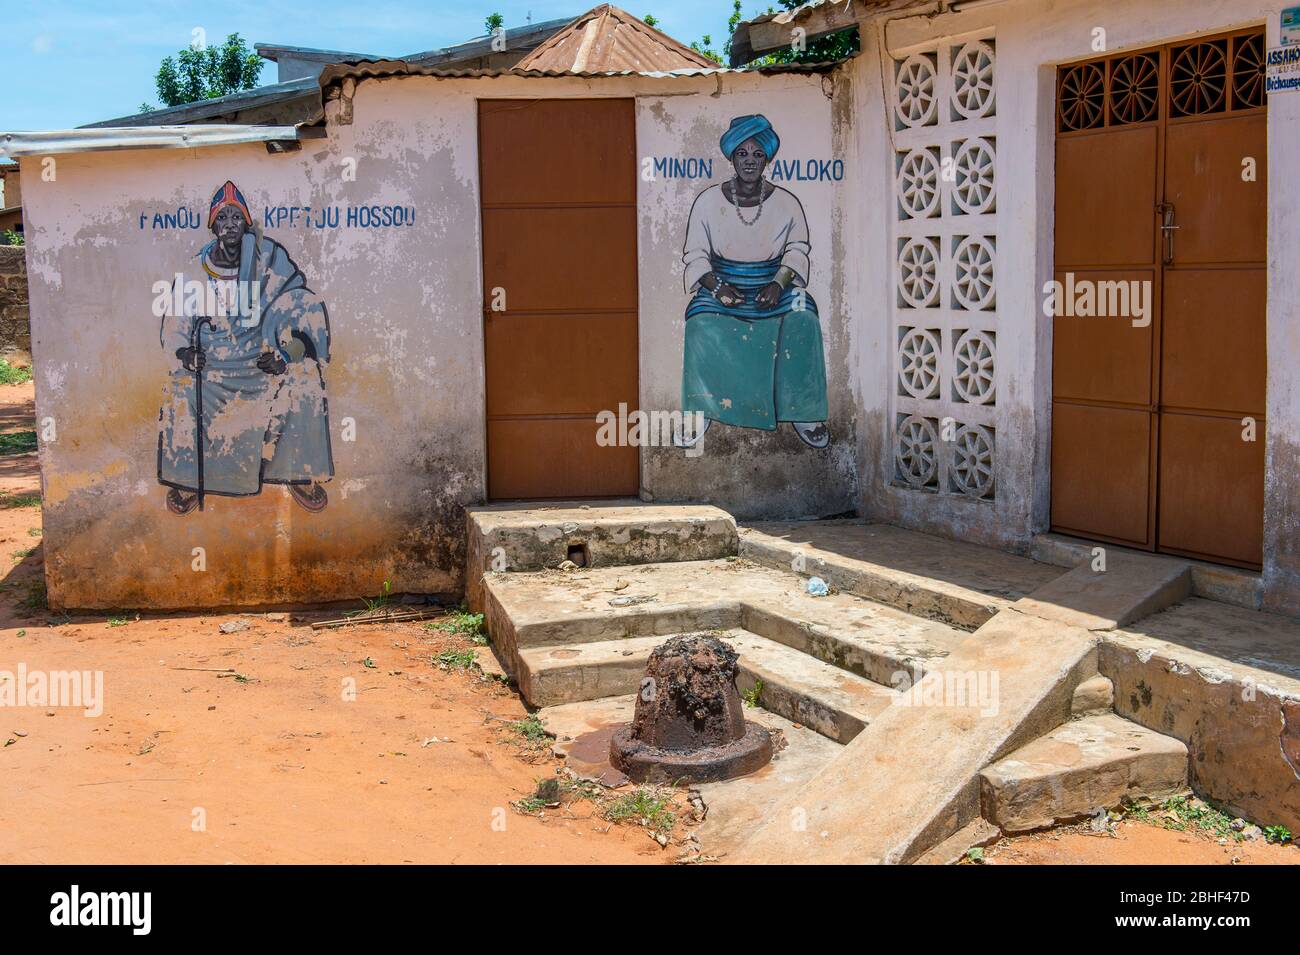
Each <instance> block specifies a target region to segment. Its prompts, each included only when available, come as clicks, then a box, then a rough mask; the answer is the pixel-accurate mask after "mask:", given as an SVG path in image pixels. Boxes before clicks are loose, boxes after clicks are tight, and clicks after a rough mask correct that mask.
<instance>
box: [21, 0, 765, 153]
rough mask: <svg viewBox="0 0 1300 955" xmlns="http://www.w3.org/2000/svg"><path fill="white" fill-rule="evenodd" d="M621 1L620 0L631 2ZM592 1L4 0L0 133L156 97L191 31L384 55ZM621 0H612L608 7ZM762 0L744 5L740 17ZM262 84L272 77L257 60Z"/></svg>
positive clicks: (80, 118)
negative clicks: (500, 18)
mask: <svg viewBox="0 0 1300 955" xmlns="http://www.w3.org/2000/svg"><path fill="white" fill-rule="evenodd" d="M631 2H632V0H628V3H629V4H631ZM636 4H637V5H634V6H633V5H627V6H625V9H627V10H628V11H629V12H630V13H634V14H636V15H637V16H644V15H645V14H647V13H652V14H654V16H655V17H656V18H658V20H659V28H660V29H662V30H664V31H665V32H667V33H669V34H671V35H672V36H674V37H676V38H677V39H679V40H681V41H682V42H684V43H690V42H691V41H692V40H697V39H699V38H700V37H701V36H702V35H703V34H705V33H710V34H712V35H713V37H714V43H715V46H716V45H717V42H718V38H719V37H725V36H726V33H727V26H726V24H727V17H728V16H730V14H731V0H636ZM595 5H596V0H523V2H514V0H481V3H467V2H465V0H432V2H429V0H424V2H420V0H269V2H267V0H259V2H249V0H226V2H223V3H212V2H210V0H209V2H206V3H194V2H182V0H146V2H145V3H139V2H135V3H124V2H120V0H111V2H107V3H106V2H103V0H98V2H95V0H36V2H34V3H32V2H28V3H13V4H7V5H6V7H5V14H4V21H5V22H4V37H3V39H2V40H0V52H2V53H3V60H4V64H5V84H4V95H3V96H0V130H22V129H67V128H70V127H73V126H79V125H81V124H83V123H89V122H94V121H96V120H102V119H111V118H113V117H115V116H123V115H126V114H128V113H133V112H135V111H136V108H137V107H138V106H139V104H140V103H141V102H150V103H156V102H157V96H156V94H155V92H154V88H153V77H154V73H155V72H157V69H158V63H159V61H160V60H162V58H163V57H164V56H167V55H168V54H172V53H175V52H176V51H177V50H179V49H180V48H181V47H184V46H187V45H188V44H189V42H190V36H191V31H192V30H193V29H194V28H195V27H202V28H203V30H204V31H205V32H206V34H207V38H208V41H209V42H220V41H221V40H223V39H224V38H225V36H226V35H227V34H229V33H234V32H238V33H239V34H240V35H242V36H243V37H244V39H245V40H246V41H248V44H249V47H250V48H251V47H252V44H253V43H255V42H257V43H281V44H285V45H287V46H313V47H322V48H325V49H333V50H356V51H358V52H362V53H375V54H384V55H390V56H396V55H401V54H405V53H415V52H418V51H420V50H429V49H434V48H437V47H441V46H447V45H449V44H452V43H459V42H461V41H462V40H466V39H469V38H470V37H473V36H477V35H480V34H482V33H483V19H484V17H486V16H487V14H489V13H492V12H499V13H501V14H503V15H504V16H505V18H506V27H507V28H509V27H510V26H511V25H512V24H522V23H524V22H526V20H527V17H528V15H529V14H530V13H531V14H532V20H533V22H535V23H536V22H540V21H543V20H551V19H556V18H559V17H571V16H577V15H578V14H580V13H582V12H584V11H586V10H587V9H590V7H592V6H595ZM620 5H623V4H620ZM767 6H768V3H767V2H762V3H758V2H752V0H751V2H746V3H745V4H744V10H745V13H746V15H747V16H751V15H755V14H757V13H758V12H759V11H761V10H765V9H767ZM262 80H263V82H274V81H275V64H273V63H267V65H266V68H265V69H264V70H263V71H262Z"/></svg>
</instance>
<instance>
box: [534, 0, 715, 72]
mask: <svg viewBox="0 0 1300 955" xmlns="http://www.w3.org/2000/svg"><path fill="white" fill-rule="evenodd" d="M717 66H718V64H717V63H715V62H714V61H713V60H710V59H709V58H708V57H707V56H705V55H704V54H703V53H697V52H696V51H695V50H692V49H691V48H690V47H689V46H686V45H684V44H682V43H679V42H678V41H676V40H674V39H673V38H672V37H670V36H669V35H668V34H666V33H660V32H659V31H658V30H656V29H655V28H654V27H652V26H650V24H648V23H646V22H645V21H644V20H640V19H638V18H636V17H634V16H632V14H630V13H628V12H627V11H625V10H620V9H619V8H618V7H615V6H613V5H611V4H608V3H602V4H601V5H600V6H598V7H596V8H595V9H593V10H588V11H587V12H586V13H584V14H583V15H582V16H580V17H578V19H576V20H574V21H573V22H572V23H570V24H569V25H568V26H567V27H565V28H564V29H563V30H561V31H560V32H559V33H556V34H555V35H554V36H552V37H551V38H550V39H548V40H546V41H545V42H544V43H542V45H541V46H539V47H538V48H537V49H535V50H533V52H532V53H529V54H528V55H527V56H526V57H524V58H523V59H522V60H520V61H519V63H518V64H516V69H520V70H542V71H550V70H555V71H559V72H562V73H666V72H672V71H675V70H681V69H689V68H691V67H705V68H716V67H717Z"/></svg>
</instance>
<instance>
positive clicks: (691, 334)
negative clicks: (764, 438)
mask: <svg viewBox="0 0 1300 955" xmlns="http://www.w3.org/2000/svg"><path fill="white" fill-rule="evenodd" d="M682 410H683V411H698V412H701V413H702V414H703V415H704V417H706V418H709V419H711V420H713V421H720V422H722V423H723V424H730V425H736V426H737V427H741V428H762V429H764V430H767V431H772V430H775V428H776V426H777V423H778V422H781V421H801V422H810V423H811V422H817V421H825V420H826V419H827V417H828V414H827V410H826V359H825V356H824V355H823V352H822V329H821V322H820V321H819V320H818V318H817V315H816V313H815V312H811V311H794V312H786V313H785V314H782V315H777V316H774V317H772V318H757V319H743V318H735V317H732V316H730V315H723V314H721V313H717V312H705V313H697V314H695V315H693V316H692V317H690V318H688V319H687V320H686V352H685V360H684V362H683V368H682Z"/></svg>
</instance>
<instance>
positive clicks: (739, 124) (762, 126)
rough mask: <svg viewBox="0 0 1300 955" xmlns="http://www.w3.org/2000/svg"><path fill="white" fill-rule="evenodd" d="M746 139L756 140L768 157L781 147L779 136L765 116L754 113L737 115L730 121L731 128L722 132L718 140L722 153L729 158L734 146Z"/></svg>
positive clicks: (734, 149)
mask: <svg viewBox="0 0 1300 955" xmlns="http://www.w3.org/2000/svg"><path fill="white" fill-rule="evenodd" d="M747 139H756V140H758V144H759V145H760V146H762V147H763V152H765V153H767V158H768V159H771V158H772V157H773V156H775V155H776V151H777V150H778V149H780V148H781V137H780V136H778V135H777V134H776V130H774V129H773V128H772V124H771V123H769V122H768V121H767V117H766V116H763V115H762V114H759V113H755V114H754V115H753V116H737V117H736V118H735V119H733V120H732V121H731V128H730V129H728V130H727V131H726V132H725V133H723V134H722V139H721V140H720V141H719V145H720V146H721V147H722V155H724V156H726V157H727V158H728V159H730V158H731V154H732V153H734V152H735V151H736V147H737V146H739V145H740V144H741V143H743V142H744V141H745V140H747Z"/></svg>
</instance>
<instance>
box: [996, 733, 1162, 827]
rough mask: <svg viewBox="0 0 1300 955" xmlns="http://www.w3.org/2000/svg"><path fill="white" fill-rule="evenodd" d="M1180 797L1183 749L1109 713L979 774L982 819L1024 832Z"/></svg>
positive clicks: (1054, 735)
mask: <svg viewBox="0 0 1300 955" xmlns="http://www.w3.org/2000/svg"><path fill="white" fill-rule="evenodd" d="M1186 791H1187V747H1186V746H1185V745H1184V744H1183V743H1181V742H1179V741H1178V740H1176V739H1174V738H1173V737H1171V736H1165V735H1163V734H1161V733H1157V732H1155V731H1154V730H1149V729H1147V728H1145V727H1143V726H1139V725H1138V724H1136V723H1130V722H1129V721H1128V720H1125V719H1122V718H1120V717H1118V716H1116V715H1114V714H1113V713H1106V714H1100V715H1095V716H1086V717H1083V718H1081V719H1076V720H1072V721H1071V722H1069V723H1066V724H1064V725H1063V726H1060V727H1059V728H1057V729H1055V730H1053V731H1052V732H1050V733H1048V734H1047V735H1046V736H1043V737H1040V738H1039V739H1036V740H1034V741H1033V742H1032V743H1029V744H1028V745H1026V746H1022V747H1021V748H1020V749H1018V750H1016V751H1015V752H1014V753H1012V754H1011V755H1010V756H1008V757H1006V758H1005V759H1001V760H998V761H997V762H996V763H994V764H993V765H992V766H989V767H988V768H986V769H985V770H984V771H983V772H982V773H980V802H981V808H982V812H983V815H984V818H985V819H987V820H988V821H989V822H991V823H993V824H994V825H996V826H998V827H999V828H1000V829H1002V830H1003V831H1004V832H1027V831H1029V830H1032V829H1042V828H1046V827H1048V826H1052V825H1056V824H1058V823H1062V822H1068V821H1070V820H1074V819H1079V818H1082V817H1084V816H1088V815H1091V814H1092V813H1094V812H1096V811H1097V810H1098V809H1114V808H1116V807H1117V806H1120V805H1124V804H1130V803H1138V804H1142V803H1150V802H1159V801H1161V800H1164V799H1167V798H1169V797H1170V796H1175V795H1178V794H1179V793H1183V792H1186Z"/></svg>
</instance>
